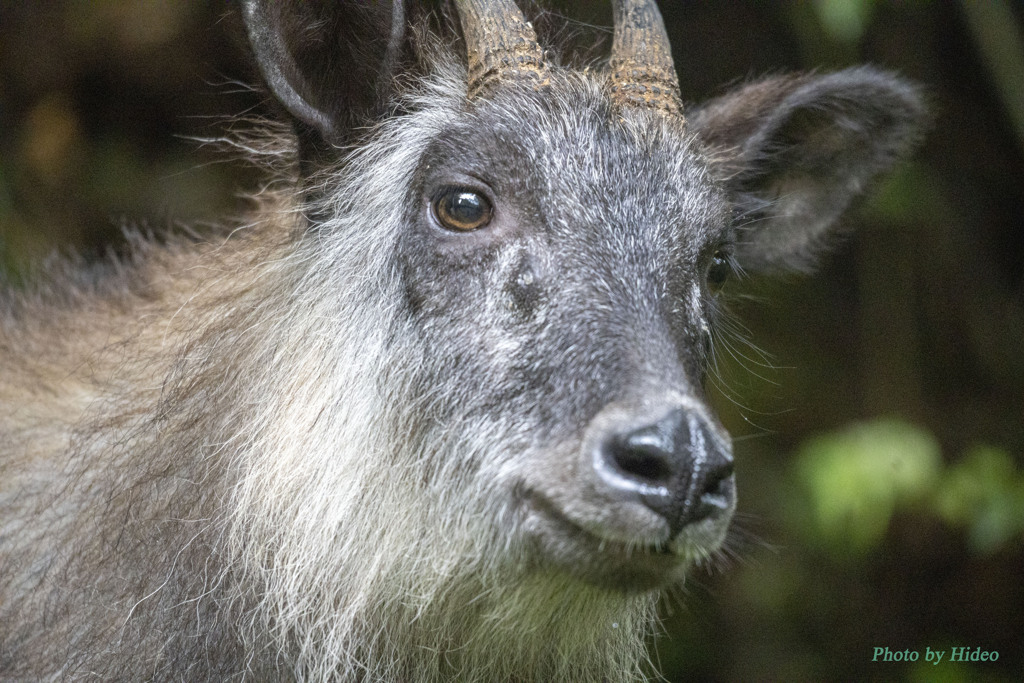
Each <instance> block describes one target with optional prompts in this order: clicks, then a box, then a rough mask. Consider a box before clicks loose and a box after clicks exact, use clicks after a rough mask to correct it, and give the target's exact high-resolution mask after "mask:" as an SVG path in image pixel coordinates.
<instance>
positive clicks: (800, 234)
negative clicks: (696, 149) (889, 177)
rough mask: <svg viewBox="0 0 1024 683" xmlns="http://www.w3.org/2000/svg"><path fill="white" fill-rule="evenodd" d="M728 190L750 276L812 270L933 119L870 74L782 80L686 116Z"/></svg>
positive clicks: (906, 93)
mask: <svg viewBox="0 0 1024 683" xmlns="http://www.w3.org/2000/svg"><path fill="white" fill-rule="evenodd" d="M687 119H688V122H689V125H690V126H691V127H692V129H693V130H694V131H696V132H697V134H698V135H699V136H700V137H701V138H702V139H703V141H704V142H705V144H706V145H707V148H708V152H709V157H710V158H711V159H712V166H713V169H712V171H713V173H715V174H716V175H717V176H718V177H719V179H720V180H721V181H722V182H723V183H724V184H725V185H726V187H727V189H728V191H729V193H730V196H731V198H732V201H733V203H734V207H735V212H736V223H737V239H736V247H735V257H736V260H737V262H738V263H739V264H740V265H741V266H742V267H743V268H744V269H746V270H750V271H763V270H773V269H780V268H784V267H790V268H792V267H797V268H799V267H806V266H807V265H809V264H810V263H811V261H812V260H813V257H814V256H815V254H816V253H817V252H818V251H820V249H821V248H822V246H823V245H824V244H825V243H827V237H828V235H829V234H830V233H831V232H832V230H833V228H834V226H835V225H836V223H837V221H838V219H839V217H840V215H841V214H842V212H843V211H844V210H845V209H846V208H847V207H848V206H849V205H850V203H851V202H852V201H853V200H854V199H855V198H856V197H858V196H859V195H861V194H863V193H864V191H865V190H866V188H867V187H868V186H869V185H870V184H871V181H872V180H874V179H875V178H876V177H877V176H879V175H880V174H882V173H884V172H885V171H887V170H889V169H891V168H892V167H893V166H894V165H895V164H896V163H897V162H898V161H900V160H901V159H902V158H904V157H905V156H906V155H907V154H908V153H909V152H910V150H911V149H912V148H913V147H914V145H915V143H916V142H917V141H918V140H919V138H920V135H921V130H922V128H923V127H924V125H925V122H926V120H927V114H926V109H925V105H924V102H923V98H922V96H921V94H920V92H919V91H918V89H917V88H916V87H915V86H913V85H911V84H910V83H908V82H906V81H904V80H902V79H900V78H898V77H896V76H894V75H892V74H889V73H886V72H883V71H879V70H877V69H874V68H870V67H858V68H854V69H847V70H845V71H840V72H837V73H833V74H828V75H822V76H817V75H803V76H781V77H773V78H768V79H765V80H762V81H759V82H755V83H752V84H749V85H746V86H743V87H741V88H739V89H738V90H735V91H733V92H731V93H729V94H726V95H724V96H722V97H720V98H718V99H715V100H712V101H711V102H709V103H707V104H706V105H704V106H703V107H701V108H700V109H698V110H696V111H693V112H689V113H688V115H687Z"/></svg>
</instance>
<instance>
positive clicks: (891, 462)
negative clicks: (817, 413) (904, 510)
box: [796, 420, 940, 555]
mask: <svg viewBox="0 0 1024 683" xmlns="http://www.w3.org/2000/svg"><path fill="white" fill-rule="evenodd" d="M939 469H940V455H939V445H938V442H937V441H936V440H935V438H934V437H932V436H931V434H928V433H927V432H925V431H923V430H921V429H918V428H916V427H913V426H911V425H908V424H906V423H903V422H899V421H896V420H879V421H877V422H870V423H864V424H858V425H854V426H852V427H849V428H847V429H845V430H843V431H841V432H835V433H832V434H826V435H824V436H819V437H816V438H814V439H812V440H811V441H809V442H808V443H806V444H805V445H804V446H803V447H802V448H801V449H800V452H799V454H798V455H797V460H796V477H797V480H798V483H799V485H800V486H801V487H802V489H803V490H804V491H805V493H806V496H807V500H808V501H809V503H810V515H811V519H809V520H807V521H808V524H807V526H806V530H807V532H808V533H809V534H810V535H811V536H813V537H815V538H816V540H818V541H819V542H820V543H821V544H822V545H824V546H826V547H827V548H829V549H830V550H831V551H833V552H835V553H836V554H840V555H842V554H846V553H847V552H852V553H854V554H860V553H863V552H865V551H867V550H869V549H870V548H872V547H874V546H875V545H877V543H878V542H879V541H880V540H881V538H882V536H884V534H885V532H886V529H887V528H888V526H889V520H890V518H891V517H892V515H893V512H894V511H895V510H896V506H897V504H900V503H909V502H913V501H917V500H919V499H921V498H922V497H923V496H924V495H925V494H926V493H928V492H929V491H930V490H931V489H932V487H934V485H935V482H936V480H937V478H938V474H939Z"/></svg>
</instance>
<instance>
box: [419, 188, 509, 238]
mask: <svg viewBox="0 0 1024 683" xmlns="http://www.w3.org/2000/svg"><path fill="white" fill-rule="evenodd" d="M431 208H432V209H433V211H434V218H436V219H437V222H438V223H440V224H441V225H442V227H445V228H447V229H448V230H455V231H457V232H468V231H470V230H479V229H480V228H482V227H484V226H485V225H487V224H488V223H490V222H491V216H492V215H493V213H494V208H493V207H492V206H491V202H490V201H489V200H488V199H487V197H485V196H483V195H482V194H480V193H479V192H473V191H472V190H465V189H460V188H454V187H449V188H446V189H444V190H441V192H440V193H439V194H438V195H437V196H436V197H434V201H433V202H431Z"/></svg>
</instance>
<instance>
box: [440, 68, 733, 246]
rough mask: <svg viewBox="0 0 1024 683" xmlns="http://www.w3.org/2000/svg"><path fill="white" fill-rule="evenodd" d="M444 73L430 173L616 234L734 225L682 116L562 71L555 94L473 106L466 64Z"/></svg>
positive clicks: (517, 95) (494, 96) (518, 88)
mask: <svg viewBox="0 0 1024 683" xmlns="http://www.w3.org/2000/svg"><path fill="white" fill-rule="evenodd" d="M437 73H438V76H439V77H438V78H437V80H434V81H433V84H432V87H431V93H432V94H434V95H437V94H440V92H439V91H443V92H444V94H445V95H446V98H445V99H446V100H447V103H446V104H447V106H446V107H445V109H447V111H446V113H445V115H444V116H443V117H441V119H440V120H438V121H436V122H437V123H438V124H439V125H438V127H437V128H436V129H435V136H434V139H433V141H432V142H431V143H430V145H429V146H428V147H427V148H426V150H425V154H424V160H423V165H424V166H430V165H435V167H436V165H442V166H445V167H447V168H448V170H451V171H456V172H460V173H466V174H470V175H472V176H474V177H476V178H477V179H479V180H482V181H484V182H485V183H487V184H488V185H490V186H491V187H492V188H493V189H494V190H495V191H496V192H498V193H499V194H504V193H507V194H509V195H514V196H518V197H524V196H525V195H530V196H531V197H532V198H533V199H535V200H536V199H539V198H543V199H544V200H546V202H547V203H548V206H547V207H546V208H547V209H548V210H549V211H550V210H551V208H552V207H557V206H558V204H559V202H562V203H564V205H565V206H566V207H567V208H568V207H570V206H571V207H572V209H573V210H574V213H573V218H574V219H575V220H574V222H579V223H597V222H602V223H605V224H608V225H607V227H608V229H609V230H612V231H614V230H616V229H618V230H627V231H628V230H629V229H630V226H634V225H638V224H644V225H647V226H649V227H652V226H662V227H665V228H670V229H673V230H680V231H682V232H690V233H691V234H692V233H693V232H694V231H695V230H700V229H710V228H708V227H707V226H711V225H713V226H715V227H720V226H721V224H722V223H723V222H724V217H725V202H724V195H723V193H722V192H721V191H720V189H719V188H718V186H717V185H716V184H715V181H714V180H713V179H712V177H711V174H710V173H709V172H708V167H707V162H706V159H705V158H704V156H703V153H702V148H701V144H700V141H699V140H697V139H696V138H695V137H694V136H693V135H692V134H691V133H690V132H689V131H688V130H687V129H686V128H685V127H684V125H683V120H682V119H681V118H677V117H672V116H666V115H663V114H660V113H656V112H650V111H647V110H643V109H634V108H629V109H621V108H616V107H614V106H613V105H612V104H611V102H610V101H609V100H608V96H607V86H606V77H605V75H604V74H603V72H601V71H590V70H587V71H574V70H570V69H564V68H553V70H552V73H551V80H550V85H549V86H547V87H545V88H542V89H540V90H535V89H533V88H532V87H530V86H529V85H528V84H518V83H507V84H504V85H503V87H500V88H497V89H496V90H495V91H494V92H493V93H491V94H490V96H488V97H487V98H483V99H479V100H475V101H472V102H468V101H467V100H466V85H465V83H466V81H465V72H464V69H462V68H461V66H457V65H453V64H452V63H450V62H449V63H446V64H443V66H441V68H439V69H438V71H437ZM420 101H421V102H423V100H420ZM432 104H433V106H434V107H436V106H437V104H438V101H437V100H436V99H435V100H434V101H433V102H432ZM598 210H600V215H597V214H595V213H594V212H596V211H598ZM549 217H550V218H552V219H557V216H549ZM549 227H550V228H552V229H557V228H558V227H559V226H558V223H557V220H554V221H552V224H551V225H550V226H549ZM564 227H567V228H569V229H573V226H564Z"/></svg>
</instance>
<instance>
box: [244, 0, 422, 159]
mask: <svg viewBox="0 0 1024 683" xmlns="http://www.w3.org/2000/svg"><path fill="white" fill-rule="evenodd" d="M242 15H243V18H244V21H245V27H246V31H247V33H248V35H249V42H250V44H251V45H252V48H253V52H254V53H255V55H256V61H257V63H258V65H259V68H260V71H261V72H262V74H263V77H264V79H265V80H266V83H267V85H268V86H269V87H270V90H271V91H272V92H273V93H274V95H275V96H276V97H277V99H278V100H279V101H280V102H281V104H282V105H284V107H285V109H287V110H288V112H289V113H290V114H291V115H292V117H293V118H294V120H295V124H296V129H297V131H298V133H299V138H300V143H301V144H302V145H303V147H304V149H303V150H302V152H303V154H304V155H305V154H306V153H307V152H313V151H315V150H323V149H327V148H329V147H331V146H339V145H344V144H346V142H348V141H349V139H350V136H351V135H352V131H353V130H354V129H355V128H357V127H359V126H360V125H365V123H366V122H367V121H369V120H370V119H372V118H374V117H375V116H377V115H379V114H380V113H382V111H383V108H384V106H385V105H386V104H387V101H388V98H389V96H390V95H391V87H392V83H393V80H394V79H393V77H394V75H395V73H396V72H397V70H398V68H399V65H400V62H401V61H402V59H403V56H404V51H405V50H406V48H407V36H406V34H407V30H406V22H405V8H404V5H403V2H402V0H393V1H392V2H387V1H384V0H381V1H375V2H351V1H347V0H346V1H341V2H339V1H337V0H302V2H284V1H282V0H244V1H243V3H242Z"/></svg>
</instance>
